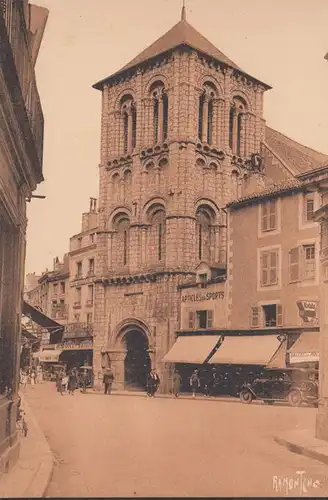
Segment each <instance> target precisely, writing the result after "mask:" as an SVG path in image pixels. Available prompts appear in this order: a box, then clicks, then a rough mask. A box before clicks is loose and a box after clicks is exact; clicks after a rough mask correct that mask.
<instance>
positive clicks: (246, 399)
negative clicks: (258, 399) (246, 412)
mask: <svg viewBox="0 0 328 500" xmlns="http://www.w3.org/2000/svg"><path fill="white" fill-rule="evenodd" d="M239 397H240V401H241V402H242V403H244V404H247V405H249V404H250V403H251V402H252V399H253V394H252V393H251V391H248V390H247V389H244V390H242V391H241V393H240V396H239Z"/></svg>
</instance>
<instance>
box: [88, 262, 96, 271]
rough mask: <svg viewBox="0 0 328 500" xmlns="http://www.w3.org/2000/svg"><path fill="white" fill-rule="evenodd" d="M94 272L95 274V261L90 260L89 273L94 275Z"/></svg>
mask: <svg viewBox="0 0 328 500" xmlns="http://www.w3.org/2000/svg"><path fill="white" fill-rule="evenodd" d="M94 272H95V259H89V269H88V273H89V274H94Z"/></svg>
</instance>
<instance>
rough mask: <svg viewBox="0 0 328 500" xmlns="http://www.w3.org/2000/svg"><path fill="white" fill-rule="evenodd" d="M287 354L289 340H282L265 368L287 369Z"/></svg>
mask: <svg viewBox="0 0 328 500" xmlns="http://www.w3.org/2000/svg"><path fill="white" fill-rule="evenodd" d="M286 355H287V341H286V340H285V341H284V342H281V344H280V346H279V347H278V350H277V351H276V353H275V354H274V355H273V357H272V358H271V359H270V361H269V363H268V364H267V365H266V367H265V368H269V369H274V368H276V369H281V370H283V369H285V368H286Z"/></svg>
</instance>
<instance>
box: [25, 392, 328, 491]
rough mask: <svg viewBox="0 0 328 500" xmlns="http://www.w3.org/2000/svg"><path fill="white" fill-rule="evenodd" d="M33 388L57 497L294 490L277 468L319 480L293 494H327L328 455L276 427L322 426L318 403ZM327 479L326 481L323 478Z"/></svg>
mask: <svg viewBox="0 0 328 500" xmlns="http://www.w3.org/2000/svg"><path fill="white" fill-rule="evenodd" d="M24 395H25V398H26V400H27V401H28V403H29V405H30V406H31V408H32V410H33V411H34V414H35V416H36V418H37V419H38V422H39V424H40V425H41V428H42V429H43V431H44V433H45V435H46V437H47V439H48V441H49V444H50V447H51V449H52V451H53V453H54V456H55V463H56V464H55V468H54V473H53V477H52V481H51V483H50V485H49V488H48V491H47V497H70V496H75V497H79V496H82V497H92V496H109V497H111V496H118V497H129V496H136V497H147V496H166V497H168V496H179V497H195V496H199V497H202V496H203V497H204V496H262V497H263V496H284V492H283V491H278V490H277V489H276V487H275V486H274V485H276V484H277V482H275V479H274V478H275V476H277V477H278V478H281V480H283V479H284V478H288V479H297V477H298V476H297V474H299V472H300V471H304V477H305V476H306V478H308V479H310V480H312V481H313V482H314V481H319V483H320V486H319V487H318V488H307V493H305V492H304V491H303V493H302V494H301V493H300V491H299V488H295V489H294V490H292V491H290V492H289V496H316V497H317V496H327V495H328V480H327V479H328V470H327V467H326V466H325V465H324V464H321V463H319V462H316V461H314V460H311V459H307V458H304V457H301V456H299V455H296V454H293V453H290V452H288V451H287V450H286V449H285V448H284V447H281V446H280V445H278V444H276V443H275V442H273V439H272V436H273V435H277V434H279V432H281V431H284V430H288V429H291V428H292V427H294V428H295V427H297V428H300V429H301V428H306V427H308V428H309V427H311V426H313V425H314V421H315V415H316V409H313V408H290V407H287V406H278V405H274V406H266V405H262V404H251V405H242V404H240V403H239V402H237V401H231V402H226V401H204V400H203V399H202V398H201V397H199V399H196V400H194V401H193V400H189V399H185V400H183V399H181V400H174V399H172V398H159V397H156V398H155V399H149V398H146V397H140V396H129V397H126V396H115V395H111V396H104V395H103V394H99V393H92V392H90V393H88V394H81V393H79V392H77V393H76V394H75V395H74V396H68V395H65V396H64V397H61V396H60V395H59V394H58V393H57V392H56V390H55V385H54V384H53V383H43V384H40V385H36V386H35V387H34V388H33V387H31V386H27V388H26V389H25V391H24ZM319 483H318V484H319Z"/></svg>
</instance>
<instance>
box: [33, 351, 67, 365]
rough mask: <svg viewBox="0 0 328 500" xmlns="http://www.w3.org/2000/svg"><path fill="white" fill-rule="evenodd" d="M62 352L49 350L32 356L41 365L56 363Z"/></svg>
mask: <svg viewBox="0 0 328 500" xmlns="http://www.w3.org/2000/svg"><path fill="white" fill-rule="evenodd" d="M62 352H63V351H62V350H60V349H49V350H45V351H39V352H36V353H34V354H33V358H38V359H39V361H41V363H56V362H57V361H58V360H59V356H60V355H61V353H62Z"/></svg>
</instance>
